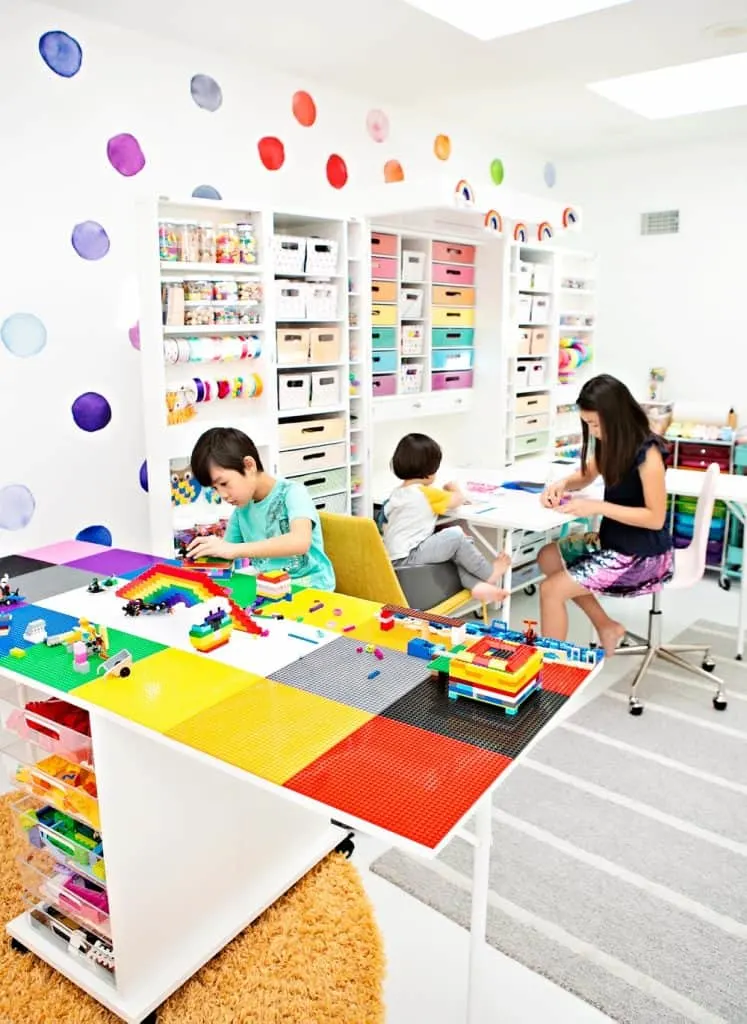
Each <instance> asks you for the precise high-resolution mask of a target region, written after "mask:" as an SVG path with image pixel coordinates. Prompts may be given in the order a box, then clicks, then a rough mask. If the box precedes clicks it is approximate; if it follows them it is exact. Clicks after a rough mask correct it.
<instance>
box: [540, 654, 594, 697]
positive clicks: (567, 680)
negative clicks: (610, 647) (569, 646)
mask: <svg viewBox="0 0 747 1024" xmlns="http://www.w3.org/2000/svg"><path fill="white" fill-rule="evenodd" d="M593 667H594V666H593V665H590V666H589V667H588V668H579V666H578V665H568V664H566V663H565V662H562V661H546V662H545V663H544V664H543V666H542V687H543V689H545V690H551V691H552V692H553V693H561V694H562V695H563V696H564V697H570V696H571V695H572V694H574V693H575V692H576V690H577V689H578V688H579V686H582V685H583V684H584V683H585V682H586V680H587V679H588V678H589V674H590V673H591V671H592V670H593Z"/></svg>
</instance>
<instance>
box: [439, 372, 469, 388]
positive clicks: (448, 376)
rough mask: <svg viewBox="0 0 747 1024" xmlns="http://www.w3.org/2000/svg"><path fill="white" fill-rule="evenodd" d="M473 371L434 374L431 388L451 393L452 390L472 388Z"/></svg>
mask: <svg viewBox="0 0 747 1024" xmlns="http://www.w3.org/2000/svg"><path fill="white" fill-rule="evenodd" d="M471 387H472V370H455V371H454V372H448V373H432V374H431V388H432V389H433V390H434V391H450V390H451V389H452V388H471Z"/></svg>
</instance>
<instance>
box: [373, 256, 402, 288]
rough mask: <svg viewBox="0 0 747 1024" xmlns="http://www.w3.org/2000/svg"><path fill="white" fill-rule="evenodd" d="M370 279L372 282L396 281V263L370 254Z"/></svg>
mask: <svg viewBox="0 0 747 1024" xmlns="http://www.w3.org/2000/svg"><path fill="white" fill-rule="evenodd" d="M371 277H372V278H373V280H374V281H396V280H397V261H396V260H395V259H389V258H388V257H386V256H377V255H376V253H375V252H372V253H371Z"/></svg>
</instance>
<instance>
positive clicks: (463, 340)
mask: <svg viewBox="0 0 747 1024" xmlns="http://www.w3.org/2000/svg"><path fill="white" fill-rule="evenodd" d="M474 343H475V329H474V327H434V328H433V330H432V331H431V344H432V345H433V348H472V346H473V345H474Z"/></svg>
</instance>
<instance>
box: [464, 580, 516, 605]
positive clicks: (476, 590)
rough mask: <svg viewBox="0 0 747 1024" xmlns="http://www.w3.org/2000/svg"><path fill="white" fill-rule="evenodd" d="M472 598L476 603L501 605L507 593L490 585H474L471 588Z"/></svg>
mask: <svg viewBox="0 0 747 1024" xmlns="http://www.w3.org/2000/svg"><path fill="white" fill-rule="evenodd" d="M472 596H473V597H474V599H475V600H476V601H483V602H484V603H485V604H502V603H503V601H504V600H505V598H506V597H508V591H507V590H501V589H500V587H496V586H494V585H493V584H492V583H476V584H475V586H474V587H473V588H472Z"/></svg>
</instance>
